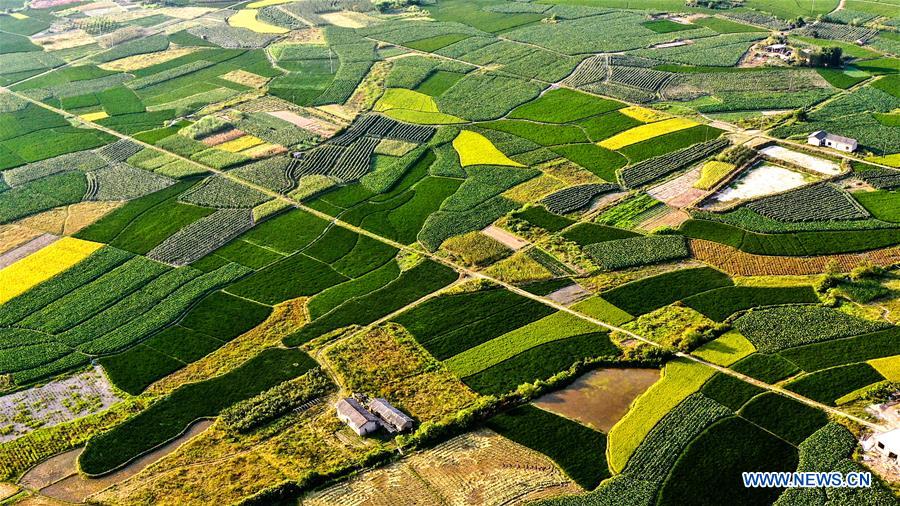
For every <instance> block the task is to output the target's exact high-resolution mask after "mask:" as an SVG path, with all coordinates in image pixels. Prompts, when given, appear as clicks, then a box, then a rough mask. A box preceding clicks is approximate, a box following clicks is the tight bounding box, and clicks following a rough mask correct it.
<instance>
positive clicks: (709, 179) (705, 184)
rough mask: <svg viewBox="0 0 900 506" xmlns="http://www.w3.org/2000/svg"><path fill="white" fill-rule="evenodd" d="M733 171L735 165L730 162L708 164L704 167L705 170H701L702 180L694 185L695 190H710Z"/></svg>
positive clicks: (715, 161)
mask: <svg viewBox="0 0 900 506" xmlns="http://www.w3.org/2000/svg"><path fill="white" fill-rule="evenodd" d="M732 170H734V165H732V164H730V163H728V162H720V161H717V160H711V161H709V162H706V163H705V164H704V165H703V169H701V170H700V179H698V180H697V182H696V183H694V188H699V189H701V190H709V189H710V188H712V187H713V186H715V185H716V184H718V182H719V181H721V180H722V178H723V177H725V176H726V175H727V174H728V173H729V172H731V171H732Z"/></svg>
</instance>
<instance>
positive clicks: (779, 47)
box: [766, 44, 791, 54]
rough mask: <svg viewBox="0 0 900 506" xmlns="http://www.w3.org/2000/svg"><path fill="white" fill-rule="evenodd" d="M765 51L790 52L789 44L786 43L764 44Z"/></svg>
mask: <svg viewBox="0 0 900 506" xmlns="http://www.w3.org/2000/svg"><path fill="white" fill-rule="evenodd" d="M766 52H767V53H775V54H791V46H788V45H787V44H770V45H768V46H766Z"/></svg>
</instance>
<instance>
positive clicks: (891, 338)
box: [778, 327, 900, 372]
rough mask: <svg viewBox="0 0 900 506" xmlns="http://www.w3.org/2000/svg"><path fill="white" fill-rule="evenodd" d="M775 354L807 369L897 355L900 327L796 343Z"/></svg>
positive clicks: (899, 349) (816, 369)
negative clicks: (819, 341) (796, 344)
mask: <svg viewBox="0 0 900 506" xmlns="http://www.w3.org/2000/svg"><path fill="white" fill-rule="evenodd" d="M778 354H779V355H781V356H782V357H784V358H785V359H787V360H789V361H791V362H792V363H794V364H796V365H797V366H798V367H800V368H801V369H803V370H804V371H807V372H813V371H818V370H820V369H826V368H829V367H834V366H838V365H844V364H850V363H853V362H865V361H867V360H872V359H874V358H882V357H890V356H893V355H900V328H898V327H891V328H889V329H886V330H882V331H879V332H873V333H871V334H863V335H861V336H855V337H848V338H845V339H835V340H833V341H826V342H823V343H815V344H808V345H806V346H798V347H796V348H789V349H786V350H782V351H780V352H779V353H778Z"/></svg>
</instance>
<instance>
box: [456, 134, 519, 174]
mask: <svg viewBox="0 0 900 506" xmlns="http://www.w3.org/2000/svg"><path fill="white" fill-rule="evenodd" d="M453 149H455V150H456V152H457V153H458V154H459V163H460V164H461V165H462V166H463V167H468V166H469V165H507V166H510V167H524V165H522V164H521V163H518V162H514V161H512V160H510V159H509V158H508V157H507V156H506V155H504V154H503V152H502V151H500V150H499V149H497V148H496V147H495V146H494V145H493V144H492V143H491V141H490V140H488V138H487V137H485V136H483V135H481V134H479V133H475V132H472V131H470V130H463V131H461V132H460V133H459V135H457V136H456V138H455V139H453Z"/></svg>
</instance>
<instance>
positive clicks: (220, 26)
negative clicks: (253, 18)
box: [187, 23, 275, 49]
mask: <svg viewBox="0 0 900 506" xmlns="http://www.w3.org/2000/svg"><path fill="white" fill-rule="evenodd" d="M187 31H188V33H189V34H191V35H194V36H196V37H199V38H201V39H204V40H207V41H209V42H212V43H213V44H215V45H217V46H221V47H224V48H232V49H238V48H259V47H265V46H266V45H267V44H268V43H269V42H271V41H272V39H274V38H275V36H274V35H269V34H264V33H256V32H254V31H251V30H247V29H245V28H235V27H233V26H229V25H227V24H225V23H217V24H216V25H214V26H202V25H201V26H195V27H192V28H188V30H187Z"/></svg>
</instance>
